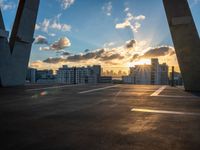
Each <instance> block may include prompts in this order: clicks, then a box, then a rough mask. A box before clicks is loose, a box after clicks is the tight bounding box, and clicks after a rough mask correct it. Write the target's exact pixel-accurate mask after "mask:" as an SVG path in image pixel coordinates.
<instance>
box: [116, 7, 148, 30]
mask: <svg viewBox="0 0 200 150" xmlns="http://www.w3.org/2000/svg"><path fill="white" fill-rule="evenodd" d="M128 11H129V9H125V12H126V13H127V14H126V18H125V20H124V22H122V23H118V24H116V26H115V28H116V29H124V28H130V29H131V30H132V32H133V33H134V32H138V29H139V28H140V27H141V24H140V21H142V20H144V19H145V16H143V15H139V16H133V15H132V14H131V13H130V12H128Z"/></svg>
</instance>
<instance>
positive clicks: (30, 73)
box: [26, 68, 37, 83]
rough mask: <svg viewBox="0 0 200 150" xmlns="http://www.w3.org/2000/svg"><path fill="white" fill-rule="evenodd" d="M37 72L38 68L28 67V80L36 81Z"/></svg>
mask: <svg viewBox="0 0 200 150" xmlns="http://www.w3.org/2000/svg"><path fill="white" fill-rule="evenodd" d="M36 73H37V69H34V68H28V69H27V71H26V81H29V82H30V83H36Z"/></svg>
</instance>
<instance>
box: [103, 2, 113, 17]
mask: <svg viewBox="0 0 200 150" xmlns="http://www.w3.org/2000/svg"><path fill="white" fill-rule="evenodd" d="M102 10H103V12H104V13H105V14H106V15H107V16H111V14H112V2H108V3H106V4H105V5H104V6H103V7H102Z"/></svg>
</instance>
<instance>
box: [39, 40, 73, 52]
mask: <svg viewBox="0 0 200 150" xmlns="http://www.w3.org/2000/svg"><path fill="white" fill-rule="evenodd" d="M69 46H71V42H70V40H69V39H68V38H67V37H63V38H60V39H59V40H58V41H55V42H54V43H53V44H51V45H50V46H46V47H40V50H52V51H61V50H63V49H65V48H67V47H69Z"/></svg>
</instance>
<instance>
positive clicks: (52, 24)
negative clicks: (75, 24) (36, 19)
mask: <svg viewBox="0 0 200 150" xmlns="http://www.w3.org/2000/svg"><path fill="white" fill-rule="evenodd" d="M60 17H61V14H58V15H57V16H56V17H54V18H52V19H46V18H45V19H44V20H43V21H42V22H41V23H38V24H36V27H35V29H36V30H40V31H43V32H45V33H49V30H57V31H62V32H68V31H71V28H72V27H71V26H70V25H68V24H63V23H60ZM49 35H51V36H55V34H53V33H49Z"/></svg>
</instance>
